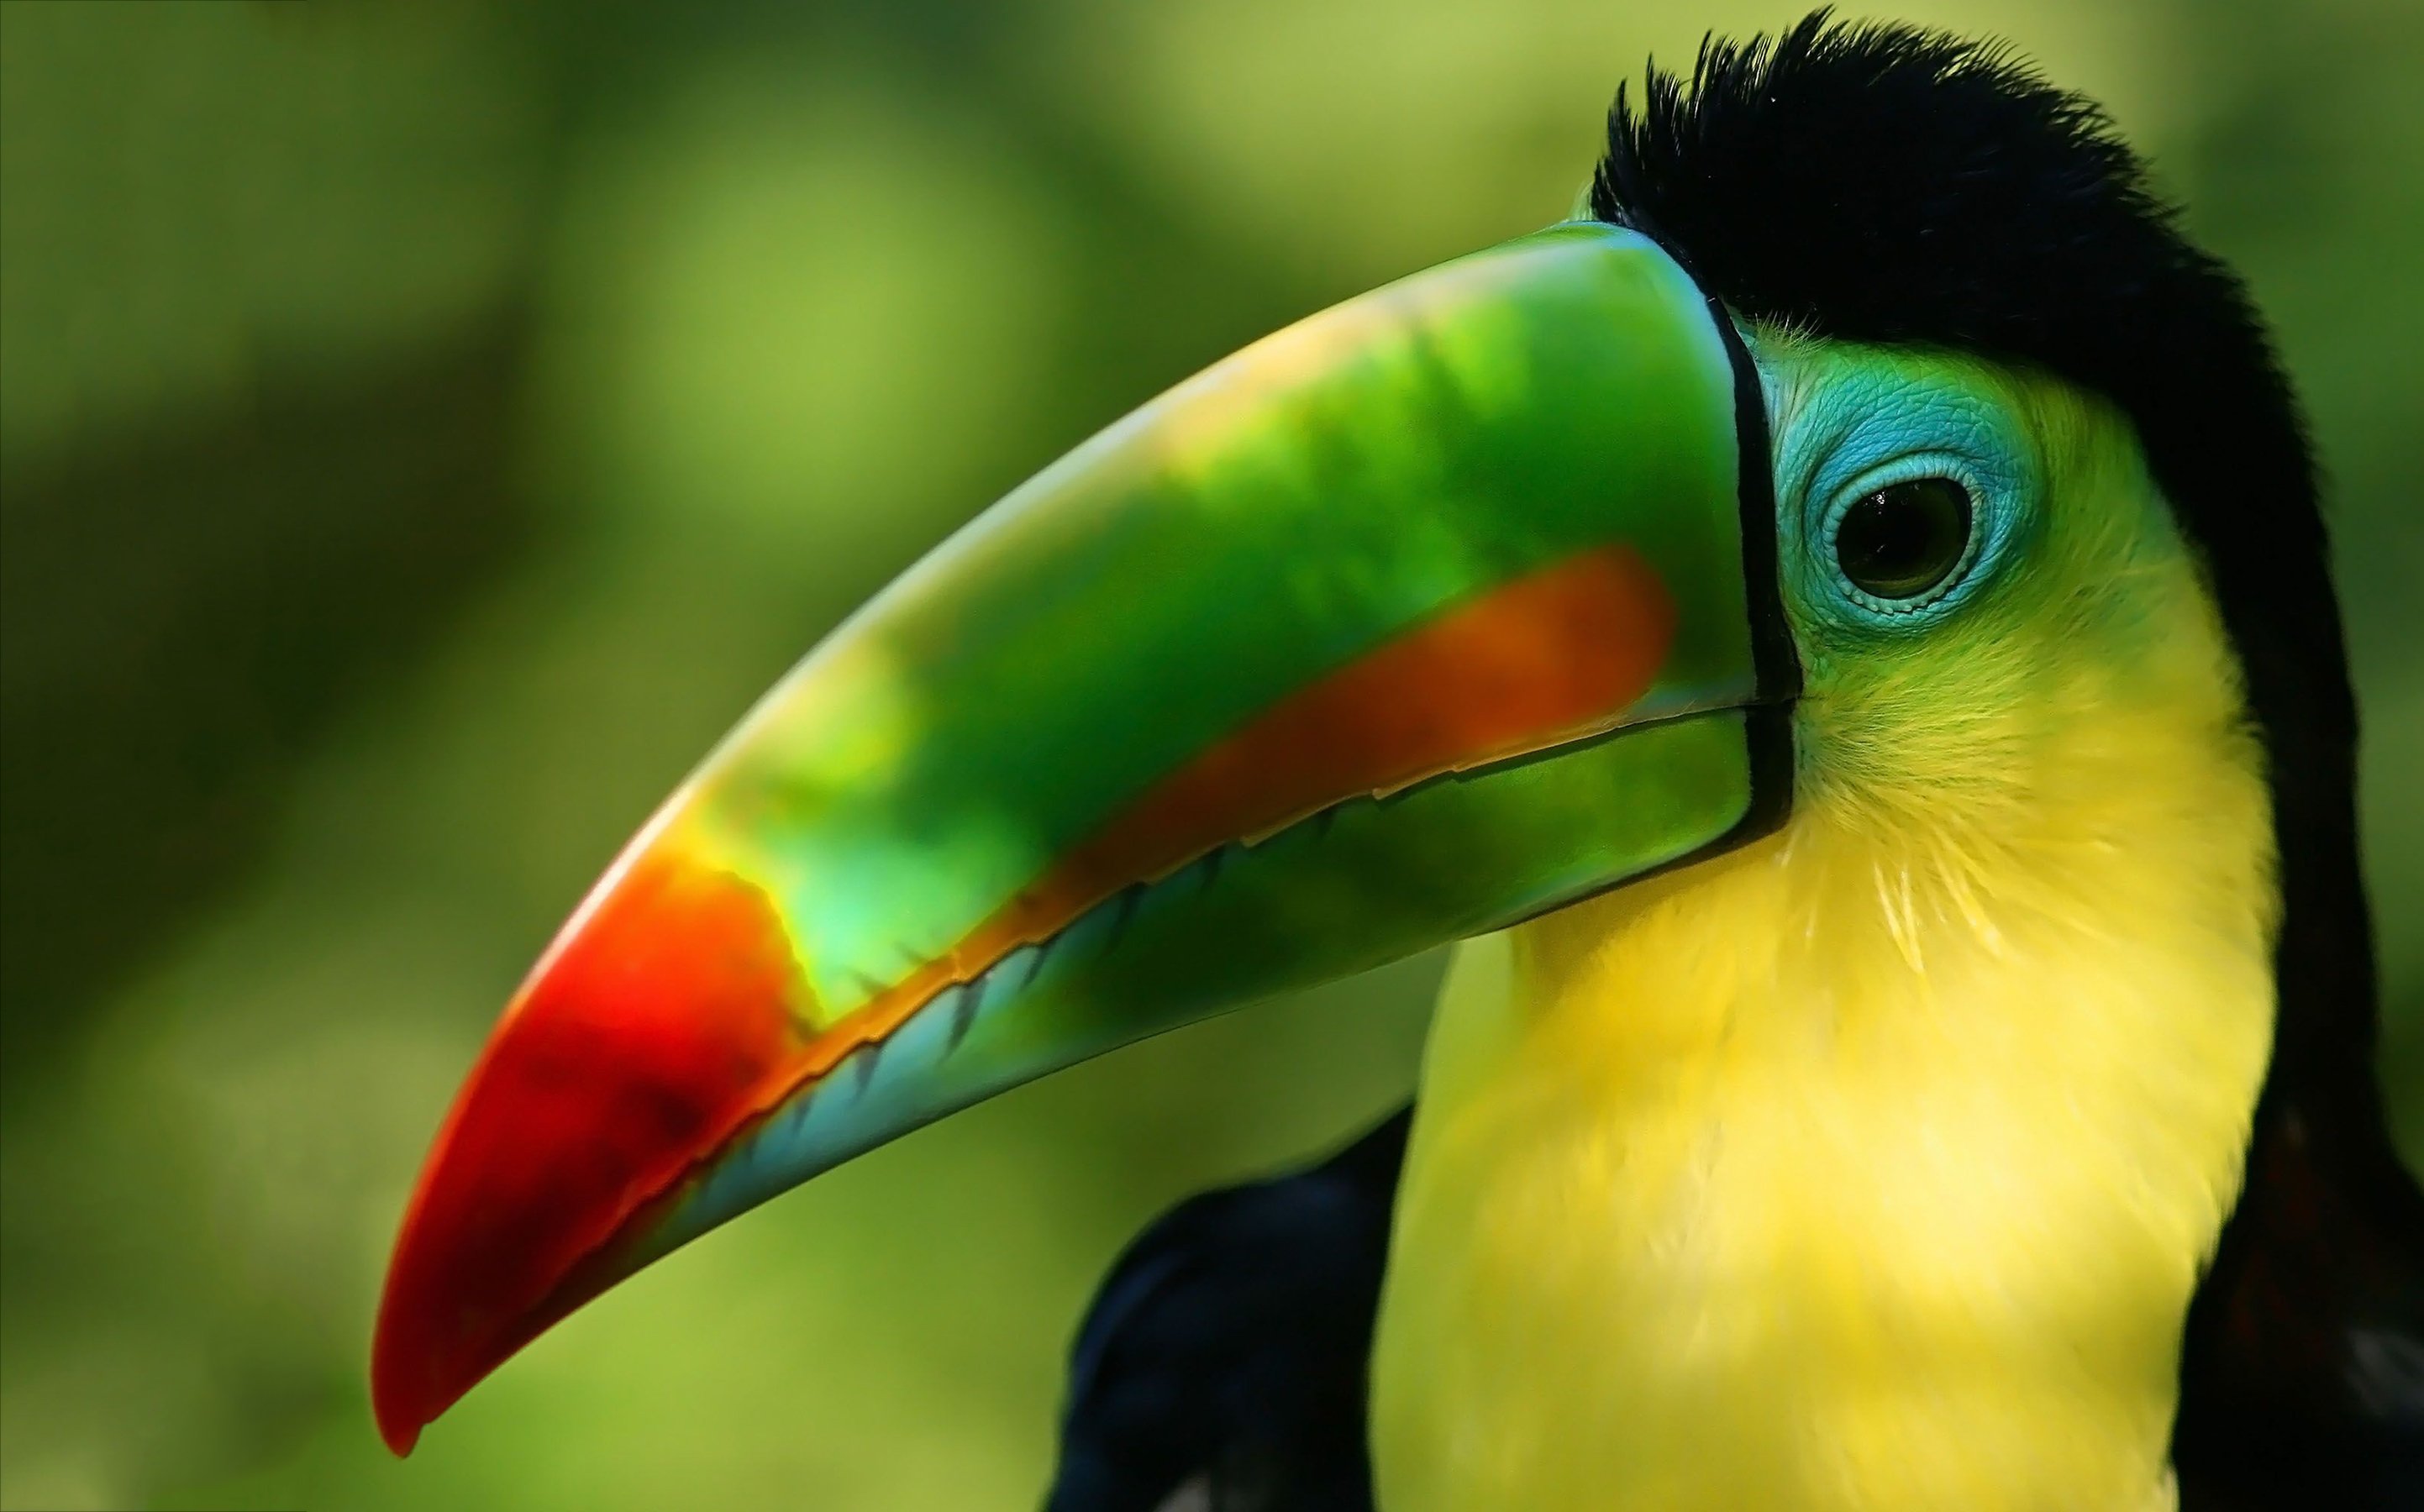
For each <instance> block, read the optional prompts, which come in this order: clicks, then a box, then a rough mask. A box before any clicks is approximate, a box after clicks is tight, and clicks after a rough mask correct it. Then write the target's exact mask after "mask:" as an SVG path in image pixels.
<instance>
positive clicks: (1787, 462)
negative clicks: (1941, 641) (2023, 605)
mask: <svg viewBox="0 0 2424 1512" xmlns="http://www.w3.org/2000/svg"><path fill="white" fill-rule="evenodd" d="M1762 378H1763V380H1764V383H1765V387H1766V390H1767V401H1768V410H1769V413H1770V414H1771V415H1773V416H1776V417H1778V442H1777V456H1776V485H1777V487H1776V498H1777V512H1778V520H1777V528H1778V533H1779V536H1780V537H1781V546H1782V560H1783V564H1784V570H1785V572H1786V573H1787V574H1788V576H1789V577H1790V579H1791V580H1792V584H1793V586H1794V589H1795V594H1794V597H1797V598H1798V599H1799V600H1800V601H1801V602H1802V603H1804V604H1806V605H1808V606H1810V609H1812V610H1813V611H1815V612H1818V613H1824V614H1826V616H1827V617H1828V618H1830V619H1833V620H1836V621H1838V622H1840V623H1842V624H1844V625H1846V626H1849V627H1852V628H1856V629H1918V628H1920V627H1922V626H1924V625H1928V624H1932V623H1934V622H1935V621H1937V620H1938V619H1941V618H1942V617H1944V616H1945V615H1947V614H1949V613H1953V612H1954V610H1956V609H1957V608H1959V607H1960V605H1961V604H1963V603H1964V602H1966V601H1968V600H1969V598H1970V597H1972V596H1973V595H1974V594H1975V593H1976V591H1977V589H1978V588H1979V586H1980V585H1981V584H1983V583H1985V582H1986V581H1989V580H1991V579H1992V578H1993V576H1994V575H1995V572H1996V570H1997V569H1998V568H1999V567H2000V566H2001V564H2002V563H2003V561H2004V560H2005V558H2006V557H2007V556H2008V554H2009V551H2010V548H2011V545H2012V543H2013V541H2014V540H2015V539H2016V538H2017V535H2018V533H2019V528H2020V526H2021V524H2022V523H2023V522H2024V521H2025V519H2026V518H2027V517H2028V516H2029V514H2030V512H2031V509H2032V505H2033V499H2034V495H2035V488H2036V478H2035V469H2034V467H2033V463H2032V461H2031V457H2032V453H2031V451H2030V449H2029V447H2028V444H2027V442H2026V440H2025V438H2023V437H2022V435H2021V434H2020V431H2019V428H2018V424H2017V419H2016V417H2014V416H2013V415H2012V414H2011V412H2010V410H2009V409H2008V408H2006V407H2005V406H2003V405H2002V404H2001V403H1998V402H1997V401H1996V400H1995V399H1994V398H1993V397H1991V396H1990V395H1989V394H1988V393H1986V392H1985V391H1983V390H1981V389H1980V388H1978V387H1976V385H1975V383H1974V380H1972V381H1967V382H1965V381H1964V378H1963V375H1962V374H1959V373H1957V372H1954V371H1944V372H1926V371H1924V370H1918V371H1915V370H1914V367H1913V365H1911V364H1907V363H1899V362H1893V361H1890V360H1886V359H1878V360H1875V361H1874V362H1873V363H1869V364H1866V365H1859V366H1854V365H1848V364H1846V365H1842V366H1836V367H1834V368H1833V369H1832V371H1830V372H1827V373H1826V374H1825V375H1824V376H1823V377H1819V378H1817V379H1816V380H1815V381H1812V380H1811V379H1810V377H1809V376H1807V375H1804V376H1802V377H1800V378H1799V379H1798V380H1797V381H1796V380H1788V379H1785V378H1783V377H1781V376H1780V375H1779V374H1778V373H1777V372H1776V371H1775V370H1774V369H1772V368H1770V367H1769V366H1767V365H1766V364H1762ZM1927 477H1948V478H1952V479H1954V481H1956V482H1958V483H1959V484H1961V485H1962V486H1963V487H1965V488H1967V489H1968V490H1969V498H1970V504H1971V510H1972V515H1971V520H1972V524H1971V538H1970V549H1969V553H1968V554H1967V555H1966V556H1965V557H1964V558H1963V560H1962V561H1961V563H1960V564H1959V565H1957V566H1956V567H1955V569H1954V571H1953V573H1952V574H1950V575H1949V576H1948V577H1947V579H1946V580H1945V581H1944V583H1943V584H1941V585H1940V586H1938V588H1936V589H1933V590H1931V591H1930V592H1929V593H1927V594H1925V595H1922V596H1921V597H1916V598H1912V599H1907V600H1887V599H1880V598H1877V597H1874V596H1872V595H1869V594H1866V593H1863V592H1861V591H1860V590H1859V589H1858V588H1856V587H1854V586H1853V585H1852V584H1851V583H1850V582H1849V581H1845V579H1844V578H1843V575H1842V571H1841V569H1840V568H1838V567H1837V565H1836V563H1835V552H1834V530H1835V525H1836V523H1837V522H1838V521H1839V520H1840V519H1841V518H1842V514H1843V512H1844V511H1845V510H1846V509H1848V508H1850V507H1851V505H1852V504H1853V503H1855V502H1856V501H1858V500H1860V499H1863V498H1866V497H1867V496H1868V495H1870V494H1873V493H1874V492H1876V491H1877V490H1878V489H1880V488H1883V487H1886V486H1888V485H1891V484H1896V483H1904V482H1907V481H1909V480H1911V479H1914V478H1927Z"/></svg>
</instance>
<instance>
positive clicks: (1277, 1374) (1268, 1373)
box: [1045, 1109, 1411, 1512]
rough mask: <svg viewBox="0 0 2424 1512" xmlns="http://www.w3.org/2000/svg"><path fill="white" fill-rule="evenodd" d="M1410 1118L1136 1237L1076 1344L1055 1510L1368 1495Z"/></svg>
mask: <svg viewBox="0 0 2424 1512" xmlns="http://www.w3.org/2000/svg"><path fill="white" fill-rule="evenodd" d="M1410 1119H1411V1109H1407V1110H1403V1111H1400V1112H1398V1113H1397V1114H1396V1115H1395V1117H1393V1118H1391V1119H1389V1120H1388V1121H1387V1122H1383V1123H1382V1124H1380V1125H1379V1127H1378V1128H1376V1129H1374V1130H1373V1131H1372V1132H1371V1133H1369V1134H1367V1135H1365V1136H1364V1137H1363V1138H1361V1139H1359V1140H1357V1141H1356V1142H1355V1143H1354V1144H1352V1145H1350V1146H1348V1148H1347V1149H1346V1150H1344V1151H1342V1152H1341V1153H1339V1154H1337V1155H1335V1156H1333V1157H1332V1158H1331V1159H1329V1160H1327V1161H1325V1162H1323V1163H1322V1164H1320V1165H1318V1166H1315V1167H1313V1168H1312V1169H1310V1170H1304V1171H1300V1172H1299V1173H1297V1174H1295V1175H1290V1176H1284V1177H1280V1178H1277V1179H1274V1180H1271V1181H1264V1182H1256V1183H1253V1184H1252V1185H1250V1186H1234V1187H1229V1188H1227V1189H1225V1190H1221V1191H1216V1192H1206V1193H1204V1194H1203V1195H1201V1196H1198V1197H1192V1198H1189V1199H1188V1200H1187V1201H1186V1202H1181V1203H1180V1204H1179V1205H1178V1206H1177V1207H1175V1208H1173V1209H1172V1210H1171V1211H1170V1212H1169V1213H1167V1214H1165V1215H1163V1216H1162V1217H1161V1218H1158V1219H1157V1220H1156V1221H1155V1222H1154V1224H1153V1225H1152V1226H1151V1227H1149V1228H1147V1229H1146V1230H1145V1231H1144V1233H1141V1234H1140V1235H1139V1236H1138V1237H1137V1239H1136V1241H1135V1242H1134V1243H1132V1244H1131V1245H1129V1246H1128V1249H1127V1251H1126V1252H1125V1253H1124V1254H1123V1255H1122V1256H1121V1257H1120V1259H1119V1262H1118V1264H1116V1265H1113V1266H1112V1268H1111V1274H1110V1276H1109V1278H1108V1280H1106V1281H1104V1282H1103V1286H1102V1290H1101V1291H1100V1292H1098V1293H1097V1294H1095V1297H1094V1303H1093V1306H1092V1308H1091V1309H1089V1310H1088V1313H1087V1315H1086V1321H1085V1324H1084V1326H1083V1327H1082V1328H1081V1329H1079V1330H1078V1333H1077V1343H1076V1347H1075V1349H1073V1350H1072V1351H1071V1356H1070V1361H1069V1396H1068V1406H1067V1409H1066V1411H1065V1414H1064V1416H1063V1418H1062V1421H1061V1468H1060V1472H1059V1474H1058V1476H1057V1478H1056V1479H1055V1481H1054V1484H1053V1487H1052V1492H1051V1495H1050V1497H1049V1498H1048V1499H1047V1500H1046V1502H1045V1508H1046V1512H1156V1509H1157V1508H1162V1507H1165V1506H1169V1507H1184V1508H1188V1509H1189V1512H1370V1509H1371V1506H1372V1485H1371V1466H1370V1462H1369V1460H1368V1459H1367V1457H1366V1455H1365V1451H1364V1442H1363V1424H1364V1372H1365V1367H1366V1363H1367V1361H1368V1360H1369V1358H1370V1354H1371V1347H1372V1322H1373V1316H1374V1313H1376V1312H1377V1311H1378V1309H1379V1296H1380V1272H1381V1267H1382V1265H1383V1263H1384V1262H1385V1260H1386V1259H1387V1254H1388V1245H1389V1213H1390V1207H1391V1204H1392V1202H1394V1201H1395V1195H1396V1187H1397V1170H1398V1168H1399V1166H1400V1165H1401V1164H1402V1163H1403V1161H1404V1158H1405V1147H1406V1126H1407V1124H1408V1122H1409V1121H1410Z"/></svg>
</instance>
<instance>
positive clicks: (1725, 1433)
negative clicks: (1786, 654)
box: [1373, 693, 2273, 1512]
mask: <svg viewBox="0 0 2424 1512" xmlns="http://www.w3.org/2000/svg"><path fill="white" fill-rule="evenodd" d="M2216 696H2217V698H2219V697H2220V696H2221V695H2220V694H2219V693H2218V694H2217V695H2216ZM2231 728H2232V723H2231V711H2230V710H2229V709H2228V708H2225V707H2221V706H2220V705H2217V706H2216V707H2215V708H2182V707H2179V706H2177V705H2175V706H2173V707H2168V708H2153V709H2147V710H2145V711H2144V712H2142V713H2139V714H2125V715H2123V716H2119V717H2118V718H2117V720H2116V719H2112V718H2108V719H2104V720H2102V721H2101V722H2098V723H2093V724H2090V723H2087V722H2081V723H2080V724H2079V726H2078V730H2079V733H2078V735H2077V737H2076V740H2074V742H2073V743H2074V744H2075V745H2077V749H2073V750H2070V751H2068V752H2067V753H2066V755H2065V757H2064V761H2063V764H2062V765H2061V766H2060V767H2059V769H2058V770H2053V771H2051V773H2050V774H2049V772H2048V771H2040V772H2036V773H2034V774H2033V775H2032V777H2031V782H2032V783H2033V789H2032V790H2033V792H2034V793H2035V794H2036V798H2037V799H2038V800H2040V801H2039V802H2037V803H2035V804H2034V805H2033V808H2032V810H2031V813H2030V816H2029V817H2028V819H2027V820H2026V822H2025V823H2018V824H2013V825H2006V826H2004V827H2003V828H2001V829H2000V830H1998V831H1997V832H1995V834H1994V836H1993V837H1992V838H1991V839H1989V838H1987V837H1986V836H1985V835H1984V834H1983V833H1982V832H1980V831H1978V830H1977V829H1976V828H1975V827H1974V826H1972V827H1970V828H1966V829H1965V828H1963V827H1962V826H1961V825H1960V824H1958V823H1955V822H1954V820H1953V819H1952V818H1951V817H1950V816H1953V815H1954V814H1956V813H1959V812H1962V810H1961V809H1960V807H1959V806H1958V805H1956V804H1954V803H1952V802H1951V801H1950V800H1948V801H1947V802H1946V803H1945V804H1943V805H1942V809H1941V812H1940V813H1939V814H1937V815H1935V816H1934V817H1931V815H1930V813H1929V812H1928V811H1927V802H1926V801H1925V800H1924V799H1923V798H1914V799H1913V800H1912V801H1911V809H1910V811H1909V812H1906V813H1903V814H1900V815H1897V816H1893V818H1894V820H1895V821H1894V822H1890V823H1888V822H1881V821H1880V817H1879V816H1877V815H1875V814H1874V813H1866V812H1858V811H1856V809H1857V805H1854V804H1847V803H1845V802H1842V801H1840V800H1837V799H1832V798H1830V797H1829V795H1827V794H1826V793H1824V792H1818V793H1806V794H1804V795H1803V798H1804V800H1805V801H1804V802H1803V803H1802V804H1800V805H1799V810H1798V812H1797V813H1796V816H1795V818H1794V820H1793V821H1792V822H1791V824H1790V825H1789V826H1788V828H1787V829H1785V830H1784V831H1783V832H1781V833H1779V834H1778V835H1776V836H1771V837H1770V838H1768V839H1767V840H1764V841H1762V842H1760V843H1758V844H1756V845H1754V846H1752V847H1749V848H1747V849H1746V850H1745V851H1740V852H1738V853H1736V854H1734V855H1732V856H1730V857H1727V858H1724V859H1721V860H1719V861H1716V862H1713V863H1709V864H1706V865H1702V866H1698V867H1691V868H1687V869H1685V870H1682V871H1679V872H1676V873H1673V874H1670V875H1669V876H1667V877H1666V878H1663V879H1659V880H1655V881H1652V882H1651V883H1645V884H1643V885H1641V886H1638V887H1635V888H1629V889H1626V890H1624V891H1621V892H1619V893H1616V894H1613V895H1610V896H1608V897H1606V898H1604V899H1599V900H1597V901H1595V902H1593V903H1590V904H1587V905H1584V906H1582V907H1578V908H1575V909H1571V910H1569V911H1567V912H1565V913H1563V914H1559V915H1552V916H1550V917H1548V918H1545V919H1542V920H1539V921H1537V922H1535V923H1533V924H1531V925H1527V926H1525V927H1523V928H1522V929H1520V930H1517V931H1510V932H1509V933H1508V934H1506V935H1501V936H1496V937H1493V938H1491V939H1488V940H1484V941H1480V942H1476V943H1475V944H1474V945H1471V946H1468V947H1466V949H1465V952H1464V954H1463V956H1462V957H1461V958H1460V960H1459V965H1458V967H1457V970H1456V972H1455V973H1454V975H1453V977H1452V979H1451V981H1450V984H1449V987H1448V990H1447V992H1446V993H1445V995H1444V997H1443V1003H1442V1006H1441V1011H1440V1018H1439V1021H1438V1023H1437V1025H1436V1027H1435V1028H1434V1030H1433V1041H1432V1045H1431V1049H1430V1052H1429V1056H1428V1059H1427V1067H1426V1072H1425V1081H1424V1088H1423V1093H1422V1099H1421V1102H1420V1105H1419V1109H1418V1113H1417V1119H1416V1123H1415V1129H1414V1135H1413V1141H1412V1145H1411V1150H1410V1153H1409V1157H1408V1163H1407V1167H1406V1173H1405V1178H1404V1182H1403V1185H1402V1187H1401V1191H1400V1196H1399V1206H1398V1214H1397V1228H1396V1233H1395V1240H1394V1242H1393V1249H1392V1258H1391V1265H1390V1272H1389V1278H1388V1283H1387V1289H1386V1294H1385V1297H1384V1298H1383V1305H1382V1313H1381V1319H1380V1329H1379V1343H1378V1348H1377V1355H1376V1360H1375V1366H1374V1371H1375V1374H1374V1408H1373V1434H1374V1439H1373V1443H1374V1452H1375V1461H1376V1474H1377V1477H1378V1486H1379V1496H1380V1504H1381V1506H1382V1508H1383V1509H1384V1512H1506V1509H1523V1512H1563V1509H1580V1508H1592V1509H1603V1508H1624V1509H1630V1508H1659V1509H1669V1508H1671V1509H1687V1508H1709V1509H1725V1512H1737V1509H1744V1508H1758V1509H1765V1512H1782V1509H1799V1508H1809V1509H1819V1508H1847V1509H1848V1508H1863V1509H1877V1512H1885V1509H1904V1508H1907V1509H1920V1508H1926V1509H1931V1512H1940V1509H1946V1508H1959V1509H1962V1512H2000V1509H2022V1508H2025V1509H2032V1512H2036V1509H2043V1512H2052V1509H2057V1508H2060V1509H2068V1512H2103V1509H2129V1512H2136V1509H2144V1508H2155V1507H2165V1506H2169V1505H2171V1504H2173V1502H2174V1491H2173V1488H2172V1485H2171V1481H2170V1475H2169V1471H2168V1468H2167V1465H2166V1444H2167V1440H2168V1437H2169V1432H2170V1425H2171V1420H2172V1415H2173V1411H2174V1409H2175V1405H2176V1397H2177V1364H2178V1355H2179V1344H2180V1337H2181V1330H2182V1325H2183V1317H2184V1313H2185V1311H2186V1309H2187V1306H2188V1302H2189V1299H2190V1297H2191V1295H2192V1293H2193V1288H2194V1284H2195V1281H2196V1277H2197V1274H2198V1270H2199V1267H2200V1265H2202V1264H2203V1262H2204V1260H2205V1259H2206V1258H2207V1257H2208V1256H2209V1254H2210V1252H2211V1249H2212V1246H2213V1244H2214V1242H2215V1239H2216V1237H2217V1235H2218V1233H2219V1231H2220V1228H2221V1225H2222V1223H2223V1220H2224V1218H2225V1215H2226V1214H2227V1212H2228V1209H2229V1207H2230V1205H2231V1203H2232V1202H2234V1201H2235V1198H2236V1194H2237V1188H2238V1185H2239V1181H2240V1176H2241V1157H2242V1154H2243V1151H2244V1148H2245V1141H2246V1136H2247V1129H2248V1123H2249V1120H2250V1117H2251V1114H2252V1110H2253V1107H2254V1104H2255V1100H2256V1095H2257V1089H2258V1086H2259V1084H2260V1081H2261V1078H2262V1074H2263V1070H2264V1066H2265V1062H2266V1058H2267V1056H2268V1055H2269V1052H2270V1038H2271V1024H2272V976H2271V963H2270V939H2271V933H2272V916H2273V905H2272V881H2271V876H2270V868H2271V854H2272V851H2271V842H2270V829H2269V815H2268V812H2267V806H2266V803H2265V798H2264V791H2263V787H2262V783H2261V780H2260V776H2259V774H2258V771H2257V760H2256V758H2255V756H2254V755H2253V752H2252V747H2251V746H2250V745H2249V744H2248V743H2247V742H2246V741H2244V740H2242V739H2240V738H2238V737H2236V736H2235V735H2232V734H2230V733H2229V731H2230V730H2231ZM2217 732H2223V733H2220V734H2217ZM2082 742H2083V743H2082ZM2049 783H2050V784H2051V785H2052V786H2051V788H2050V790H2049V788H2048V785H2049ZM2116 835H2126V836H2129V837H2130V843H2129V844H2127V845H2116V844H2114V843H2113V837H2114V836H2116Z"/></svg>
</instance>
